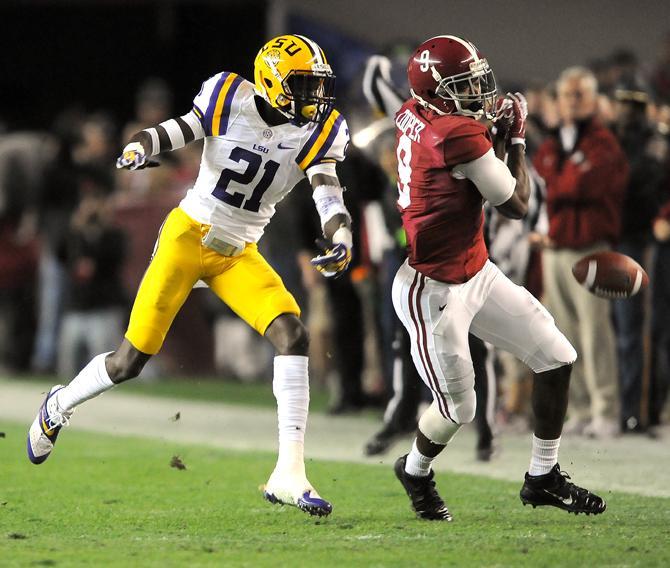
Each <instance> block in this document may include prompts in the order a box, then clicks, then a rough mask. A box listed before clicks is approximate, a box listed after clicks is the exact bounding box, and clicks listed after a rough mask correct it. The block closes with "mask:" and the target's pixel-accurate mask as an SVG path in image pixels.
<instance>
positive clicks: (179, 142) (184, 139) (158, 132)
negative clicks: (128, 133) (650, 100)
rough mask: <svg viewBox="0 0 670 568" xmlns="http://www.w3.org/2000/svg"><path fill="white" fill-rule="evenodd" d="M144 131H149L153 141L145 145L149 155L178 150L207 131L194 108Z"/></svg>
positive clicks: (150, 139) (201, 136)
mask: <svg viewBox="0 0 670 568" xmlns="http://www.w3.org/2000/svg"><path fill="white" fill-rule="evenodd" d="M142 132H146V133H147V135H148V137H149V141H150V142H151V144H150V145H149V147H148V148H146V147H145V150H146V152H147V154H148V155H149V156H155V155H157V154H160V153H161V152H167V151H170V150H178V149H179V148H183V147H184V146H186V144H188V143H190V142H193V141H194V140H200V139H201V138H204V137H205V132H204V130H203V128H202V125H201V124H200V120H199V119H198V116H197V115H196V114H195V111H194V110H192V111H191V112H189V113H187V114H185V115H184V116H180V117H178V118H171V119H169V120H166V121H165V122H161V123H160V124H159V125H158V126H156V127H155V128H145V129H144V130H143V131H142ZM133 140H135V138H133ZM145 144H146V142H145Z"/></svg>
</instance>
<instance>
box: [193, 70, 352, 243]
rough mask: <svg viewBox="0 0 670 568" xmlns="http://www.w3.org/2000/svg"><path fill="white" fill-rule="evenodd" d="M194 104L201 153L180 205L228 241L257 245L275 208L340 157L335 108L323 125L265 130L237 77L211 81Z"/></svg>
mask: <svg viewBox="0 0 670 568" xmlns="http://www.w3.org/2000/svg"><path fill="white" fill-rule="evenodd" d="M193 103H194V107H193V112H195V114H196V115H197V116H198V118H199V120H200V122H201V124H202V127H203V129H204V131H205V147H204V150H203V153H202V161H201V163H200V172H199V173H198V178H197V180H196V182H195V185H194V186H193V188H191V189H189V191H188V193H187V194H186V196H185V197H184V199H183V200H182V201H181V204H180V207H181V208H182V209H183V210H184V211H185V212H186V213H187V214H188V215H189V216H190V217H192V218H193V219H195V220H196V221H198V222H199V223H207V224H211V225H215V226H217V227H218V228H219V229H220V230H221V232H223V233H224V234H228V235H229V236H230V237H231V240H232V241H233V242H235V241H240V240H242V241H244V242H248V243H253V242H257V241H258V240H259V239H260V238H261V236H262V235H263V230H264V228H265V226H266V225H267V224H268V222H269V221H270V219H271V218H272V215H274V212H275V206H276V204H277V203H279V202H280V201H281V200H282V199H283V198H284V197H285V196H286V195H287V194H288V192H289V191H291V189H293V187H294V186H295V185H296V184H297V183H298V182H299V181H300V180H301V179H302V178H303V176H305V175H306V172H307V170H308V169H309V168H311V167H314V166H317V165H319V164H323V163H328V162H335V161H341V160H343V159H344V153H345V151H346V147H347V144H348V142H349V129H348V128H347V123H346V121H345V120H344V117H343V116H342V115H341V114H340V113H339V112H338V111H337V110H335V109H333V110H332V111H331V112H330V114H329V116H328V117H327V118H326V120H325V121H323V122H322V123H320V124H314V123H308V124H306V125H304V126H296V125H294V124H290V123H287V124H281V125H279V126H269V125H268V124H267V123H265V122H264V121H263V119H262V118H261V117H260V115H259V114H258V111H257V109H256V104H255V102H254V86H253V84H252V83H250V82H249V81H246V80H245V79H243V78H242V77H240V76H239V75H236V74H234V73H219V74H217V75H214V76H213V77H211V78H209V79H208V80H207V81H205V82H204V83H203V85H202V88H201V89H200V92H199V93H198V95H197V96H196V97H195V99H194V100H193Z"/></svg>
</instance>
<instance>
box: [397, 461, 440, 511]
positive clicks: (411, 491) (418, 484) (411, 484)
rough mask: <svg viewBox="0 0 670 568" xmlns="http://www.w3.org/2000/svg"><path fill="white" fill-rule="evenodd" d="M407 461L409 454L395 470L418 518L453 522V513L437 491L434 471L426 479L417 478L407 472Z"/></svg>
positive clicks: (398, 463)
mask: <svg viewBox="0 0 670 568" xmlns="http://www.w3.org/2000/svg"><path fill="white" fill-rule="evenodd" d="M406 461H407V454H405V455H404V456H402V457H399V458H398V459H397V460H396V462H395V466H394V468H393V469H394V471H395V476H396V477H397V478H398V480H399V481H400V483H402V486H403V487H404V488H405V491H406V493H407V495H408V496H409V498H410V501H411V502H412V509H414V512H415V513H416V516H417V517H419V518H420V519H426V520H428V521H451V520H452V516H451V513H450V512H449V509H447V506H446V505H445V504H444V501H442V498H441V497H440V495H439V494H438V492H437V489H435V481H433V478H434V477H435V473H434V472H433V470H431V471H430V473H429V474H428V475H427V476H426V477H415V476H414V475H410V474H409V473H407V472H406V471H405V462H406Z"/></svg>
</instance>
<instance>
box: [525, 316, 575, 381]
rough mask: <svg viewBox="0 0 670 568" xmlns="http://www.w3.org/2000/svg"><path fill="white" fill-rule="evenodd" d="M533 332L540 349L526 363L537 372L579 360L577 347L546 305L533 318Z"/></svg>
mask: <svg viewBox="0 0 670 568" xmlns="http://www.w3.org/2000/svg"><path fill="white" fill-rule="evenodd" d="M531 332H532V333H533V336H534V337H535V338H536V341H537V346H538V347H539V349H538V350H537V351H536V352H535V354H534V355H532V356H531V357H530V358H529V360H528V361H527V362H526V363H527V364H528V366H529V367H530V368H531V369H532V370H533V371H534V372H535V373H541V372H544V371H549V370H551V369H556V368H558V367H562V366H564V365H570V364H572V363H574V362H575V361H576V360H577V352H576V351H575V348H574V347H573V346H572V344H571V343H570V342H569V341H568V338H567V337H565V335H563V333H561V331H560V330H559V329H558V327H556V323H555V322H554V318H553V317H552V316H551V314H550V313H549V312H548V311H547V310H546V309H544V307H542V308H541V310H539V313H538V314H537V316H536V317H535V318H533V320H532V322H531Z"/></svg>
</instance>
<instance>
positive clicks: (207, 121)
mask: <svg viewBox="0 0 670 568" xmlns="http://www.w3.org/2000/svg"><path fill="white" fill-rule="evenodd" d="M228 75H230V73H221V77H219V80H218V81H217V82H216V85H214V90H213V91H212V94H211V96H210V97H209V104H208V105H207V111H206V112H205V115H204V118H203V119H202V126H203V128H204V129H205V135H207V136H211V135H212V120H214V109H215V108H216V101H217V100H218V98H219V93H220V92H221V89H222V88H223V84H224V83H225V82H226V79H227V78H228Z"/></svg>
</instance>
